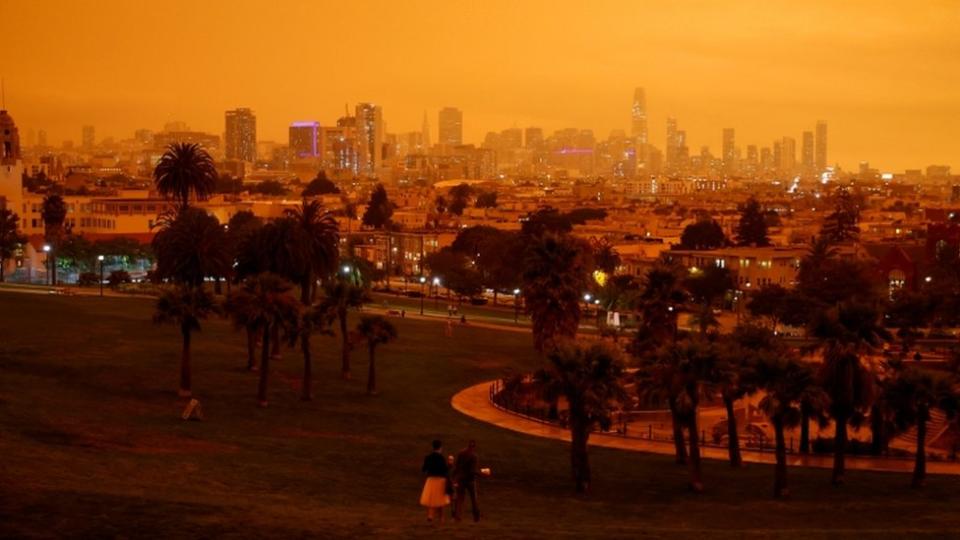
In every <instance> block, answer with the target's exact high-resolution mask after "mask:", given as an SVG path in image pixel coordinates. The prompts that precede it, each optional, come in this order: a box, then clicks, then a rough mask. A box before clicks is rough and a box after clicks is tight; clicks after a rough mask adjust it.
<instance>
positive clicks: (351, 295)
mask: <svg viewBox="0 0 960 540" xmlns="http://www.w3.org/2000/svg"><path fill="white" fill-rule="evenodd" d="M323 290H324V299H323V302H322V304H323V306H324V307H325V308H326V309H329V310H330V311H332V312H333V313H334V314H335V315H336V317H337V322H338V323H339V328H340V343H341V346H340V367H341V371H340V373H341V376H342V377H343V378H344V379H349V378H350V377H351V374H350V350H351V345H350V333H349V332H348V331H347V314H348V312H349V310H350V308H354V307H359V306H362V305H363V302H364V301H365V300H366V299H367V291H366V290H365V289H364V288H363V287H361V286H359V285H356V284H354V283H353V282H352V281H351V280H348V279H336V280H331V281H328V282H327V283H326V284H325V285H324V288H323Z"/></svg>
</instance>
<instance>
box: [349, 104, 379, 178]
mask: <svg viewBox="0 0 960 540" xmlns="http://www.w3.org/2000/svg"><path fill="white" fill-rule="evenodd" d="M356 111H357V112H356V115H355V118H356V119H357V140H358V142H359V143H360V148H359V149H358V152H357V155H358V157H359V160H360V161H359V165H360V171H359V172H360V174H366V175H368V176H374V175H376V173H377V169H378V168H379V167H380V166H381V165H382V164H383V110H382V109H381V108H380V107H379V106H377V105H374V104H373V103H358V104H357V109H356Z"/></svg>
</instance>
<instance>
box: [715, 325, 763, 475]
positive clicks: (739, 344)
mask: <svg viewBox="0 0 960 540" xmlns="http://www.w3.org/2000/svg"><path fill="white" fill-rule="evenodd" d="M748 330H753V327H738V328H737V329H736V331H735V333H734V335H733V336H732V339H727V340H724V341H723V342H721V346H720V348H719V352H720V356H719V359H718V360H719V362H718V364H717V374H718V380H717V387H718V389H719V390H720V398H721V400H722V401H723V406H724V408H725V409H726V411H727V454H728V455H729V457H730V466H732V467H740V466H741V465H743V458H742V456H741V455H740V434H739V429H738V423H737V414H736V410H735V407H734V406H735V404H736V402H737V401H738V400H740V399H743V397H744V396H746V395H748V394H752V393H753V392H754V391H755V390H756V389H755V388H754V385H753V380H752V377H751V370H752V367H753V366H752V363H753V357H754V356H755V353H756V351H755V350H754V349H753V348H752V347H751V345H752V343H750V342H748V341H745V340H744V339H743V338H742V335H743V332H745V331H748ZM754 331H755V332H763V329H759V328H757V329H756V330H754Z"/></svg>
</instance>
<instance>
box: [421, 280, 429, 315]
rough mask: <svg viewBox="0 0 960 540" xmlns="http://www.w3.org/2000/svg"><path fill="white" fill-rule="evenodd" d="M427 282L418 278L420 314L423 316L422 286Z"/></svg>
mask: <svg viewBox="0 0 960 540" xmlns="http://www.w3.org/2000/svg"><path fill="white" fill-rule="evenodd" d="M426 282H427V278H425V277H423V276H420V314H421V315H423V284H424V283H426Z"/></svg>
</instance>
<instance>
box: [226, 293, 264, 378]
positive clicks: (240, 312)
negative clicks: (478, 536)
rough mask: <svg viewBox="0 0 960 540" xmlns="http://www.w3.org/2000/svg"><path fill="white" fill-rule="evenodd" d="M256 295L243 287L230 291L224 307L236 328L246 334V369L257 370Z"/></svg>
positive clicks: (258, 325)
mask: <svg viewBox="0 0 960 540" xmlns="http://www.w3.org/2000/svg"><path fill="white" fill-rule="evenodd" d="M256 302H257V297H256V296H254V295H252V294H250V293H249V292H247V291H246V290H244V289H242V288H241V289H238V290H235V291H233V292H231V293H230V295H229V296H228V297H227V301H226V303H225V304H224V309H225V311H226V313H227V315H229V316H230V320H231V321H233V325H234V327H235V328H236V329H237V330H241V329H242V330H243V331H244V332H245V333H246V335H247V369H248V370H250V371H256V370H257V341H258V340H259V339H260V337H261V336H260V332H261V331H262V328H261V327H260V320H259V318H258V317H259V311H260V310H259V306H257V305H256Z"/></svg>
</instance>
